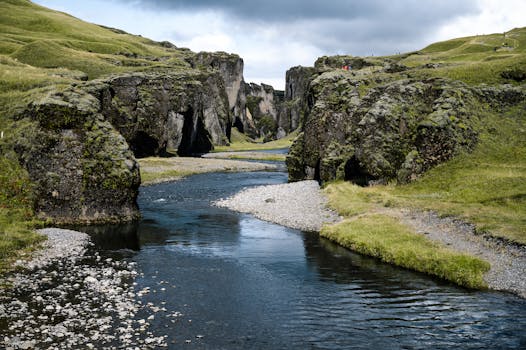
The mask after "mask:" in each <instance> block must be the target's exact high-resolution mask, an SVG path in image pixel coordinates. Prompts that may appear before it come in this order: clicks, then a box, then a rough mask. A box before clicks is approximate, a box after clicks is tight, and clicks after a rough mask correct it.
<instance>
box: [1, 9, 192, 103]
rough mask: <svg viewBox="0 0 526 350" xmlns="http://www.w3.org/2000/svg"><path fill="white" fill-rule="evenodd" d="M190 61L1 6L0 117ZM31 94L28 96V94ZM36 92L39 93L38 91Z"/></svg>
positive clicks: (57, 17)
mask: <svg viewBox="0 0 526 350" xmlns="http://www.w3.org/2000/svg"><path fill="white" fill-rule="evenodd" d="M190 55H193V53H192V52H190V51H189V50H186V49H178V48H176V47H175V46H173V45H172V44H170V43H167V42H162V43H160V42H155V41H152V40H150V39H146V38H143V37H140V36H136V35H130V34H128V33H125V32H123V31H121V30H118V29H112V28H106V27H103V26H99V25H96V24H91V23H87V22H84V21H81V20H79V19H77V18H75V17H72V16H70V15H68V14H65V13H62V12H58V11H53V10H50V9H47V8H45V7H42V6H38V5H36V4H33V3H32V2H30V1H28V0H3V1H2V2H0V77H1V80H2V84H0V111H2V112H6V113H7V112H9V111H12V110H13V104H14V101H18V102H20V104H23V102H24V101H25V100H27V99H30V98H33V96H35V95H39V94H41V93H44V92H45V91H47V90H49V89H50V88H60V86H62V85H69V84H71V83H72V82H74V81H78V80H88V79H89V80H91V79H95V78H99V77H101V76H104V75H107V74H110V73H121V72H130V71H144V70H152V69H159V68H166V67H170V68H171V69H174V68H177V67H181V68H188V67H189V64H188V63H187V62H186V61H185V58H187V57H189V56H190ZM30 90H31V93H29V91H30ZM39 90H40V91H39Z"/></svg>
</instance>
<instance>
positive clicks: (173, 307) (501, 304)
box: [92, 172, 526, 349]
mask: <svg viewBox="0 0 526 350" xmlns="http://www.w3.org/2000/svg"><path fill="white" fill-rule="evenodd" d="M286 180H287V177H286V174H285V173H280V172H258V173H233V174H232V173H229V174H227V173H213V174H202V175H195V176H191V177H188V178H186V179H184V180H181V181H178V182H174V183H166V184H159V185H154V186H149V187H144V188H142V189H141V194H140V197H139V205H140V207H141V211H142V214H143V219H142V221H141V222H140V223H139V224H138V225H132V226H130V225H128V226H121V227H112V228H110V230H111V231H112V235H111V236H109V235H107V234H104V232H99V233H92V237H93V238H94V239H95V241H96V244H97V247H98V248H97V249H101V250H102V251H103V253H104V254H106V255H108V254H109V255H112V256H116V257H119V258H121V259H129V260H132V261H135V262H136V263H137V269H138V270H139V271H140V272H141V273H142V275H141V276H140V277H139V278H138V279H137V281H136V282H137V286H136V289H137V290H143V289H144V288H146V287H150V292H149V293H148V294H145V295H144V296H143V297H142V300H143V303H149V302H150V303H153V304H155V305H159V306H162V307H165V308H166V309H167V310H168V311H167V312H166V313H162V312H161V313H158V314H157V315H156V317H155V319H154V320H152V321H151V328H150V329H151V330H152V331H153V332H154V333H156V334H158V335H162V334H167V335H168V339H167V340H168V345H169V348H174V349H175V348H177V349H179V348H182V349H185V348H188V349H422V348H427V349H451V348H458V349H497V348H499V349H500V348H503V349H505V348H510V349H513V348H515V349H519V348H526V332H524V330H526V301H525V300H522V299H519V298H517V297H515V296H513V295H508V294H504V293H495V292H473V291H468V290H465V289H462V288H458V287H455V286H452V285H450V284H447V283H444V282H441V281H437V280H435V279H432V278H429V277H427V276H424V275H421V274H418V273H413V272H409V271H405V270H402V269H398V268H394V267H391V266H388V265H385V264H382V263H379V262H377V261H375V260H373V259H369V258H365V257H362V256H360V255H357V254H353V253H351V252H349V251H347V250H345V249H342V248H340V247H338V246H336V245H334V244H332V243H330V242H329V241H327V240H325V239H321V238H319V237H318V236H317V235H316V234H312V233H303V232H300V231H297V230H292V229H288V228H285V227H282V226H279V225H274V224H270V223H266V222H263V221H260V220H258V219H255V218H253V217H252V216H250V215H246V214H238V213H234V212H231V211H229V210H227V209H222V208H216V207H212V206H211V205H210V202H211V201H213V200H216V199H219V198H223V197H226V196H229V195H231V194H234V193H235V192H237V191H239V190H240V189H242V188H244V187H247V186H256V185H266V184H278V183H284V182H286ZM117 230H120V234H116V231H117ZM103 231H105V230H103ZM110 237H112V238H110ZM174 312H177V313H180V314H178V315H179V316H178V317H177V318H176V319H175V320H174V318H173V317H165V316H163V315H164V314H173V313H174Z"/></svg>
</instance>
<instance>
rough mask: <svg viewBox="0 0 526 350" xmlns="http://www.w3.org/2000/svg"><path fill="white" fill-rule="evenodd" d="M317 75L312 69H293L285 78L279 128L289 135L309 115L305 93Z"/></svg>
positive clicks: (299, 67)
mask: <svg viewBox="0 0 526 350" xmlns="http://www.w3.org/2000/svg"><path fill="white" fill-rule="evenodd" d="M317 74H318V71H317V70H316V69H314V68H312V67H301V66H298V67H293V68H291V69H289V70H288V71H287V73H286V76H285V81H286V82H285V98H284V103H283V104H282V109H281V111H280V117H279V126H280V127H281V128H283V129H284V130H285V131H286V132H288V133H290V132H292V131H294V130H296V129H298V127H300V125H301V124H302V123H303V122H304V121H305V118H306V117H307V115H308V113H309V106H308V103H307V91H308V88H309V84H310V82H311V81H312V80H313V79H314V77H315V76H316V75H317Z"/></svg>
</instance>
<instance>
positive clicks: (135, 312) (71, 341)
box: [0, 229, 178, 350]
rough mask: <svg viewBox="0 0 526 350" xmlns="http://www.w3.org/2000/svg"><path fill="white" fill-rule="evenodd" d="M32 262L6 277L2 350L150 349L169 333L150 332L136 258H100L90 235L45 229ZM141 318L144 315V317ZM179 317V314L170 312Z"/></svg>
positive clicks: (0, 301) (0, 311)
mask: <svg viewBox="0 0 526 350" xmlns="http://www.w3.org/2000/svg"><path fill="white" fill-rule="evenodd" d="M40 233H42V234H44V235H46V236H47V237H48V240H47V242H45V244H44V248H43V249H42V250H41V251H40V252H39V253H38V254H37V255H36V256H35V257H34V259H33V260H31V261H29V262H26V261H18V262H17V264H18V265H19V268H18V270H17V272H16V273H13V274H10V275H8V276H7V277H3V278H2V280H3V281H2V285H4V286H5V287H4V288H2V289H0V334H1V335H2V336H1V338H0V344H2V345H3V348H5V349H35V348H38V349H42V348H46V349H57V350H58V349H80V348H82V349H153V348H158V347H166V346H167V342H166V338H165V337H164V336H162V335H154V334H153V333H152V332H150V331H149V330H148V327H149V323H150V321H151V320H152V319H153V318H154V317H155V316H154V314H155V313H156V312H162V311H166V310H165V309H164V310H163V308H162V307H158V306H154V305H151V304H146V305H143V304H142V302H141V300H140V298H141V296H142V295H144V294H146V293H148V290H145V291H138V290H135V288H136V287H135V285H136V283H135V282H134V280H135V278H136V277H137V276H139V275H140V273H139V272H138V271H137V270H136V267H135V264H134V263H132V262H127V261H126V260H121V261H116V260H113V259H111V258H109V257H102V256H101V255H100V254H99V253H98V252H94V251H93V249H91V245H92V244H91V243H90V240H89V236H88V235H86V234H84V233H80V232H75V231H70V230H63V229H44V230H40ZM141 317H142V318H141ZM173 317H178V315H173Z"/></svg>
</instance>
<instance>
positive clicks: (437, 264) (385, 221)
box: [320, 214, 490, 288]
mask: <svg viewBox="0 0 526 350" xmlns="http://www.w3.org/2000/svg"><path fill="white" fill-rule="evenodd" d="M320 234H321V236H323V237H326V238H328V239H330V240H332V241H335V242H337V243H338V244H340V245H342V246H344V247H346V248H349V249H351V250H353V251H356V252H358V253H361V254H364V255H368V256H372V257H375V258H378V259H380V260H381V261H383V262H386V263H389V264H393V265H396V266H400V267H404V268H408V269H411V270H415V271H419V272H424V273H427V274H430V275H433V276H437V277H439V278H442V279H445V280H448V281H451V282H454V283H456V284H458V285H461V286H464V287H468V288H486V287H487V285H486V283H485V282H484V279H483V275H484V273H485V272H486V271H488V270H489V268H490V266H489V264H488V263H487V262H485V261H482V260H480V259H477V258H474V257H471V256H469V255H466V254H461V253H457V252H455V251H452V250H450V249H447V248H445V247H444V246H442V245H440V244H438V243H436V242H432V241H430V240H428V239H427V238H425V237H424V236H422V235H419V234H416V233H414V232H411V231H410V230H409V229H408V228H407V227H406V226H404V225H402V224H400V223H399V222H398V221H397V220H396V219H394V218H391V217H388V216H385V215H379V214H370V215H363V216H359V217H355V218H352V219H348V220H345V221H343V222H341V223H339V224H336V225H332V226H325V227H324V228H323V229H322V231H321V233H320Z"/></svg>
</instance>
